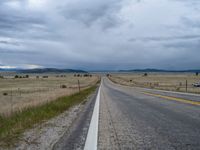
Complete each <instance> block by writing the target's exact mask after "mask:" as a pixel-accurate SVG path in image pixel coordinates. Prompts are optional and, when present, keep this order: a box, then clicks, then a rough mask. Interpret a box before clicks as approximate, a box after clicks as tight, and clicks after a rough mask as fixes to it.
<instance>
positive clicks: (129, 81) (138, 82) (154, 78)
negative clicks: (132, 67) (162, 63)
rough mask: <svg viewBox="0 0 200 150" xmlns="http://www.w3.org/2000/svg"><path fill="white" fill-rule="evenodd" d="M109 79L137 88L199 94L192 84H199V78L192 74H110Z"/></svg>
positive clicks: (198, 89) (197, 88)
mask: <svg viewBox="0 0 200 150" xmlns="http://www.w3.org/2000/svg"><path fill="white" fill-rule="evenodd" d="M110 79H111V80H112V81H114V82H117V83H120V84H123V85H128V86H137V87H146V88H154V89H160V90H169V91H179V92H186V80H187V85H188V86H187V92H190V93H199V94H200V88H199V87H193V85H192V84H194V83H196V82H200V76H196V75H195V74H192V73H148V75H147V76H144V73H132V74H112V76H111V77H110Z"/></svg>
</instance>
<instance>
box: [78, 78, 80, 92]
mask: <svg viewBox="0 0 200 150" xmlns="http://www.w3.org/2000/svg"><path fill="white" fill-rule="evenodd" d="M78 91H79V93H80V92H81V88H80V81H79V80H78Z"/></svg>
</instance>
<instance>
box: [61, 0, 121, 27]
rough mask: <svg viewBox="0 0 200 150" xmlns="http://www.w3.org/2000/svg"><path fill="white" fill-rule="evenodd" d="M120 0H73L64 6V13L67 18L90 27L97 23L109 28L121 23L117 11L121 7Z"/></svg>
mask: <svg viewBox="0 0 200 150" xmlns="http://www.w3.org/2000/svg"><path fill="white" fill-rule="evenodd" d="M120 1H121V0H107V1H91V0H85V1H79V2H78V3H75V2H73V1H72V2H71V3H69V4H67V5H66V6H65V8H63V10H62V13H63V15H64V16H65V18H66V19H67V20H75V21H78V22H80V23H83V24H84V25H86V26H88V27H90V26H92V25H94V24H96V23H97V24H100V25H101V26H102V28H104V29H107V28H111V27H115V26H116V25H117V24H118V23H119V21H118V18H117V16H116V15H115V13H116V12H117V11H119V9H120V4H119V3H120Z"/></svg>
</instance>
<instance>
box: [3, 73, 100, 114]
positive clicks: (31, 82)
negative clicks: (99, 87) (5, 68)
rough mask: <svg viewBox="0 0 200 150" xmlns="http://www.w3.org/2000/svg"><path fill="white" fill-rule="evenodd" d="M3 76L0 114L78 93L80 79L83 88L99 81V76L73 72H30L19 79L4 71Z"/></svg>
mask: <svg viewBox="0 0 200 150" xmlns="http://www.w3.org/2000/svg"><path fill="white" fill-rule="evenodd" d="M3 76H4V79H1V78H0V114H5V115H9V114H11V113H12V112H15V111H20V110H22V109H23V108H27V107H30V106H36V105H41V104H44V103H47V102H50V101H52V100H55V99H57V98H58V97H62V96H67V95H71V94H73V93H76V92H78V91H79V88H78V80H79V82H80V87H81V90H82V89H85V88H87V87H90V86H92V85H94V84H95V83H96V82H97V81H98V77H97V76H92V77H74V75H73V74H63V75H62V77H61V75H58V74H48V75H47V74H46V75H45V74H29V78H17V79H16V78H14V74H5V73H4V74H3ZM19 76H24V75H23V74H20V75H19ZM37 76H39V78H37ZM43 76H48V78H43ZM62 86H64V88H63V87H62Z"/></svg>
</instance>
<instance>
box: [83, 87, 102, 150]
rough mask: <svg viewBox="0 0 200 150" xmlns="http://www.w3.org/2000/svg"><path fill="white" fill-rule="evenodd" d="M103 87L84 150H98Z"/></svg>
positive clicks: (95, 107) (98, 97) (97, 99)
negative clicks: (100, 104) (100, 103)
mask: <svg viewBox="0 0 200 150" xmlns="http://www.w3.org/2000/svg"><path fill="white" fill-rule="evenodd" d="M100 91H101V86H100V87H99V91H98V94H97V98H96V102H95V106H94V110H93V114H92V119H91V122H90V127H89V130H88V134H87V139H86V142H85V147H84V150H97V144H98V127H99V101H100Z"/></svg>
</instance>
